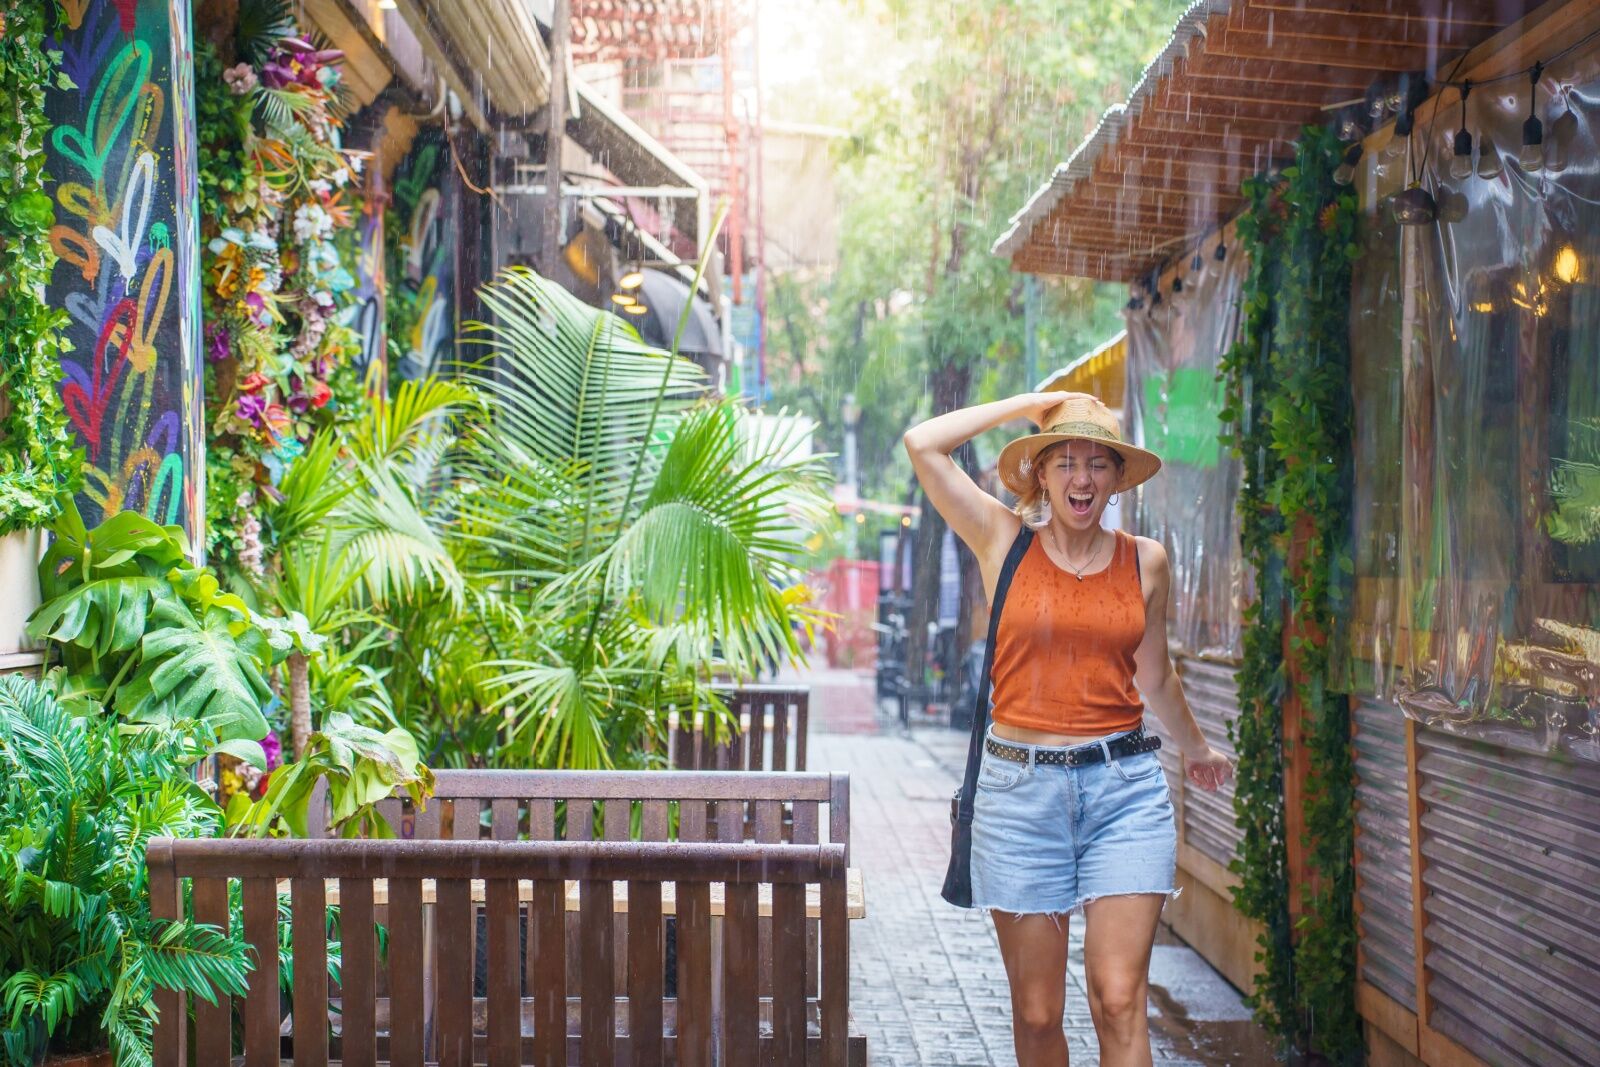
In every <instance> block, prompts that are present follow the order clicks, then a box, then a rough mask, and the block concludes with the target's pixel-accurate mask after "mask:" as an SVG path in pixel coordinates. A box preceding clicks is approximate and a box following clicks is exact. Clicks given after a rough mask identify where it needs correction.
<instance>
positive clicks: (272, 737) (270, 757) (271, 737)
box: [261, 730, 283, 771]
mask: <svg viewBox="0 0 1600 1067" xmlns="http://www.w3.org/2000/svg"><path fill="white" fill-rule="evenodd" d="M261 751H263V752H265V753H266V754H267V770H269V771H270V770H273V769H275V768H277V767H279V766H281V765H282V763H283V744H282V743H281V742H280V741H279V740H278V735H277V732H276V731H273V730H268V731H267V736H266V737H263V738H262V739H261Z"/></svg>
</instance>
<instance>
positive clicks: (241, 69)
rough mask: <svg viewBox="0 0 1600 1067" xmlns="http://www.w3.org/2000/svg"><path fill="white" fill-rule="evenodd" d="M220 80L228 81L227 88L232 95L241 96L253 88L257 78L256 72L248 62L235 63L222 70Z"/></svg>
mask: <svg viewBox="0 0 1600 1067" xmlns="http://www.w3.org/2000/svg"><path fill="white" fill-rule="evenodd" d="M222 80H223V81H225V82H227V83H228V90H229V91H230V92H232V93H233V95H234V96H243V95H245V94H246V93H248V92H250V91H251V90H253V89H254V88H255V87H256V85H257V83H258V79H257V78H256V72H255V71H254V70H253V69H252V68H251V66H250V64H248V63H236V64H234V65H233V66H231V67H229V68H228V69H227V70H225V71H223V72H222Z"/></svg>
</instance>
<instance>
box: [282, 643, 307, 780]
mask: <svg viewBox="0 0 1600 1067" xmlns="http://www.w3.org/2000/svg"><path fill="white" fill-rule="evenodd" d="M288 665H289V733H290V735H291V738H292V741H293V748H294V758H295V759H299V758H300V756H301V754H302V753H304V752H305V749H306V742H307V741H309V740H310V739H311V661H310V660H308V659H306V657H305V654H304V653H303V652H291V653H289V660H288Z"/></svg>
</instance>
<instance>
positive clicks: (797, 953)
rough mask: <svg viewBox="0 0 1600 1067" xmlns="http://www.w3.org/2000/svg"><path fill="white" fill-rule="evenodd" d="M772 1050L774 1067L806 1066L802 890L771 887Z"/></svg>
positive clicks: (804, 931)
mask: <svg viewBox="0 0 1600 1067" xmlns="http://www.w3.org/2000/svg"><path fill="white" fill-rule="evenodd" d="M772 942H773V953H772V966H773V974H772V990H773V992H772V1046H773V1063H774V1065H775V1067H804V1064H805V1062H806V887H805V886H803V885H774V886H773V887H772Z"/></svg>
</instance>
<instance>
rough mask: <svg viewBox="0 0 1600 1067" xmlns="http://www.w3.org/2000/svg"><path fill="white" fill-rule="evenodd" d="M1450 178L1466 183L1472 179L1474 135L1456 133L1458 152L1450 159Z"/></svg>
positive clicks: (1464, 131) (1461, 131) (1461, 132)
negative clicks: (1465, 181) (1468, 179)
mask: <svg viewBox="0 0 1600 1067" xmlns="http://www.w3.org/2000/svg"><path fill="white" fill-rule="evenodd" d="M1450 177H1452V178H1455V179H1457V180H1458V181H1464V180H1465V179H1467V178H1470V177H1472V134H1470V133H1468V132H1467V131H1466V130H1464V129H1462V130H1457V131H1456V151H1455V155H1453V156H1451V157H1450Z"/></svg>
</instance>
